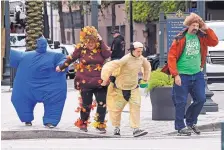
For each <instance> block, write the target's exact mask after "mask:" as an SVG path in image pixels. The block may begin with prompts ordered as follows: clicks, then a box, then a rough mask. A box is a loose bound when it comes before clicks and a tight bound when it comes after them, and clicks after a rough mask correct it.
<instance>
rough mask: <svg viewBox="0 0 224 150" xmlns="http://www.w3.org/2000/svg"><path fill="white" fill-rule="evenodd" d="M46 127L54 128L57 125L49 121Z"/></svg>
mask: <svg viewBox="0 0 224 150" xmlns="http://www.w3.org/2000/svg"><path fill="white" fill-rule="evenodd" d="M45 127H47V128H50V129H52V128H54V127H55V126H54V125H52V124H51V123H47V124H45Z"/></svg>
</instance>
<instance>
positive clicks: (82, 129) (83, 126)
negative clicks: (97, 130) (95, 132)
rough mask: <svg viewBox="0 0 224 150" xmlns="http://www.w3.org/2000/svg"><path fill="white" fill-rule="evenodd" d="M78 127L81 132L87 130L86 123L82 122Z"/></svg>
mask: <svg viewBox="0 0 224 150" xmlns="http://www.w3.org/2000/svg"><path fill="white" fill-rule="evenodd" d="M79 129H80V130H81V131H83V132H88V130H87V125H85V124H83V125H82V126H81V127H80V128H79Z"/></svg>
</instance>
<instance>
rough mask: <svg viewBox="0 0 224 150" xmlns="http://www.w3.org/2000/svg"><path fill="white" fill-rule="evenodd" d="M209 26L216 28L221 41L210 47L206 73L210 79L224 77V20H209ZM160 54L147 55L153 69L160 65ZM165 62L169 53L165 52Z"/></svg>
mask: <svg viewBox="0 0 224 150" xmlns="http://www.w3.org/2000/svg"><path fill="white" fill-rule="evenodd" d="M206 24H207V26H208V27H210V28H211V29H213V30H214V32H215V33H216V35H217V36H218V39H219V43H218V45H217V46H215V47H208V54H207V62H206V73H207V77H208V79H222V80H223V79H224V21H207V22H206ZM159 56H160V55H159V54H154V55H149V56H147V59H148V61H149V62H150V63H151V65H152V70H156V69H157V68H158V67H159ZM164 56H165V58H164V59H165V63H166V62H167V54H166V53H165V55H164Z"/></svg>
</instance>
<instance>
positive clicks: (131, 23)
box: [129, 1, 133, 43]
mask: <svg viewBox="0 0 224 150" xmlns="http://www.w3.org/2000/svg"><path fill="white" fill-rule="evenodd" d="M129 12H130V42H131V43H132V42H133V13H132V1H130V2H129Z"/></svg>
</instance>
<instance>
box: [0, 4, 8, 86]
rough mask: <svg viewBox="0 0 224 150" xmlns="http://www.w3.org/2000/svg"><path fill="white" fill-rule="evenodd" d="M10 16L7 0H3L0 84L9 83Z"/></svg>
mask: <svg viewBox="0 0 224 150" xmlns="http://www.w3.org/2000/svg"><path fill="white" fill-rule="evenodd" d="M9 53H10V16H9V1H5V64H4V74H3V80H2V82H1V84H2V85H10V66H9Z"/></svg>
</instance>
